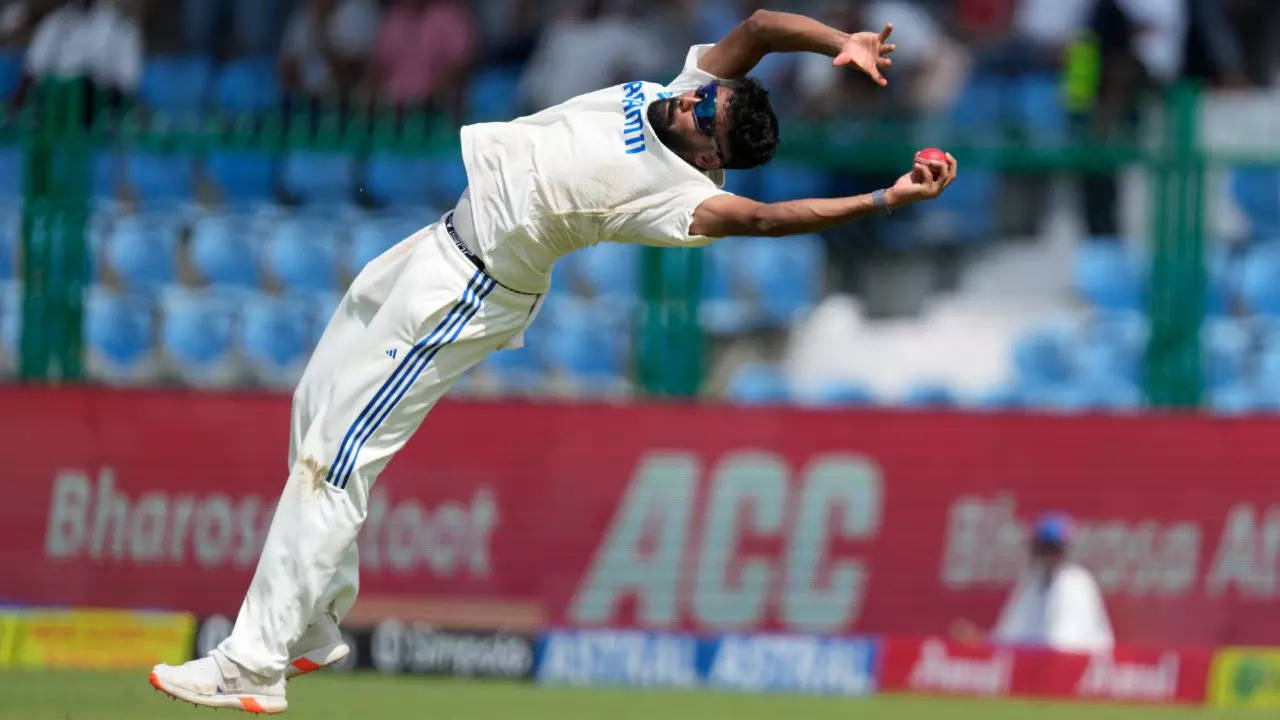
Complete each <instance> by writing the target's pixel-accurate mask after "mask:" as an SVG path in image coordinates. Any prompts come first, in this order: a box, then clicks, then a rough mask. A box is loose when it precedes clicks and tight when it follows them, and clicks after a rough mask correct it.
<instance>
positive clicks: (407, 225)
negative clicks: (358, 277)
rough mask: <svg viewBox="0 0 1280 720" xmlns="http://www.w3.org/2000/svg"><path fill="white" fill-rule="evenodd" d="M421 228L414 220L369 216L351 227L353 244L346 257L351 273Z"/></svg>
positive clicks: (347, 268)
mask: <svg viewBox="0 0 1280 720" xmlns="http://www.w3.org/2000/svg"><path fill="white" fill-rule="evenodd" d="M420 229H421V225H418V224H417V223H416V222H413V221H405V220H403V219H400V218H369V219H366V220H362V221H360V222H358V223H356V224H355V225H354V226H353V227H352V228H351V246H350V251H349V252H348V253H347V257H346V271H347V274H349V275H355V274H356V273H358V272H360V270H361V269H362V268H364V266H365V265H367V264H368V263H369V261H370V260H373V259H374V258H376V257H378V256H379V255H381V254H382V253H384V252H386V251H387V250H389V249H391V247H392V246H394V245H395V244H396V243H398V242H400V241H401V240H403V239H405V238H407V237H409V236H410V235H412V234H413V233H415V232H417V231H418V230H420Z"/></svg>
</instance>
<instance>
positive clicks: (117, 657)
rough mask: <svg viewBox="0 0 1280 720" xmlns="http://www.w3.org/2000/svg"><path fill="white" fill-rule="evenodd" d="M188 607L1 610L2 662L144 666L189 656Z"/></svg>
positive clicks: (9, 664) (30, 665) (25, 665)
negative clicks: (164, 609) (162, 610)
mask: <svg viewBox="0 0 1280 720" xmlns="http://www.w3.org/2000/svg"><path fill="white" fill-rule="evenodd" d="M195 632H196V620H195V617H194V616H192V615H190V614H187V613H160V612H134V611H130V610H16V611H5V612H0V667H11V668H31V669H34V668H96V669H114V668H146V667H151V666H152V665H154V664H156V663H160V662H163V663H169V664H178V663H181V662H184V661H186V660H188V659H190V657H191V648H192V643H193V641H194V638H195Z"/></svg>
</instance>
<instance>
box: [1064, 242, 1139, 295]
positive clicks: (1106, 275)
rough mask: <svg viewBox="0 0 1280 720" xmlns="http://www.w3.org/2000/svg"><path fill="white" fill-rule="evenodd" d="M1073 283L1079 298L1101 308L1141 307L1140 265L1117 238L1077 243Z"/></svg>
mask: <svg viewBox="0 0 1280 720" xmlns="http://www.w3.org/2000/svg"><path fill="white" fill-rule="evenodd" d="M1074 283H1075V287H1076V291H1077V292H1078V293H1080V296H1081V297H1083V298H1084V299H1085V300H1086V301H1088V302H1089V303H1091V304H1093V305H1095V306H1097V307H1100V308H1102V309H1104V310H1139V309H1141V308H1142V296H1143V278H1142V268H1141V267H1140V266H1139V264H1138V262H1137V261H1136V260H1135V259H1134V258H1133V257H1132V256H1131V255H1130V254H1129V251H1128V249H1127V248H1125V246H1124V243H1123V242H1120V241H1118V240H1113V239H1105V238H1094V239H1092V240H1090V241H1089V242H1086V243H1083V244H1081V246H1080V247H1079V249H1077V250H1076V257H1075V267H1074Z"/></svg>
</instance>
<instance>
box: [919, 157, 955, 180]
mask: <svg viewBox="0 0 1280 720" xmlns="http://www.w3.org/2000/svg"><path fill="white" fill-rule="evenodd" d="M925 163H926V164H927V165H928V166H929V171H930V173H931V174H932V176H933V179H934V180H942V179H943V178H945V177H946V176H947V171H948V170H950V168H949V167H948V166H947V164H946V163H944V162H942V161H941V160H926V161H925Z"/></svg>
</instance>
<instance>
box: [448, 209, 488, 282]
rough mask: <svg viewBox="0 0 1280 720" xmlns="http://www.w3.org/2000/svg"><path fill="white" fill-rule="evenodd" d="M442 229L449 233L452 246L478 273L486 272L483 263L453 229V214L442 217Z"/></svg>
mask: <svg viewBox="0 0 1280 720" xmlns="http://www.w3.org/2000/svg"><path fill="white" fill-rule="evenodd" d="M444 227H445V229H446V230H448V231H449V237H450V238H453V244H454V245H455V246H457V248H458V252H460V253H462V254H463V255H464V256H465V257H466V258H467V259H468V260H470V261H471V264H472V265H475V266H476V269H478V270H479V271H480V272H487V271H486V270H485V267H484V261H483V260H481V259H480V256H479V255H476V254H475V253H473V252H471V249H470V248H468V247H467V244H466V243H464V242H462V238H460V237H458V231H457V230H455V229H454V228H453V213H449V214H448V215H445V216H444Z"/></svg>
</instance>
